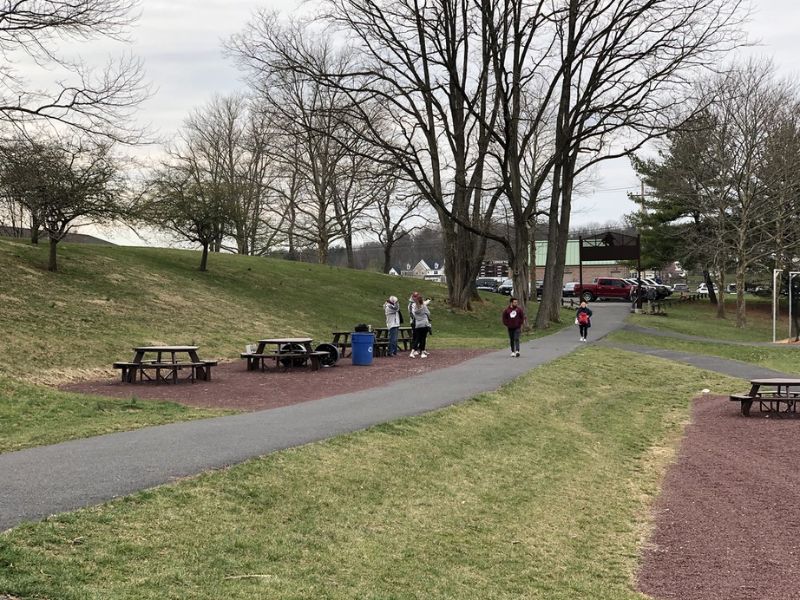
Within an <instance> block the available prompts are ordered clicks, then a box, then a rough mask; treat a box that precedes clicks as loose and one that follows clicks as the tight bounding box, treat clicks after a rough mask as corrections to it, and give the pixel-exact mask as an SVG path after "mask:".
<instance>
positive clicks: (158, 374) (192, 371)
mask: <svg viewBox="0 0 800 600" xmlns="http://www.w3.org/2000/svg"><path fill="white" fill-rule="evenodd" d="M198 349H199V346H137V347H135V348H133V351H134V356H133V360H131V361H130V362H127V363H126V362H117V363H114V368H115V369H120V370H121V372H122V381H123V382H125V383H136V379H137V374H138V377H139V381H144V380H145V379H147V380H150V381H155V382H157V383H160V382H162V381H163V382H167V381H168V379H167V376H169V378H170V379H169V380H171V381H172V383H177V382H178V371H180V370H182V369H184V368H187V369H189V379H191V381H192V382H194V380H195V378H196V379H203V380H206V381H208V380H210V379H211V367H213V366H216V364H217V362H216V361H209V360H202V359H201V358H200V357H199V356H198V354H197V351H198ZM152 354H155V355H156V358H155V359H151V360H145V357H146V356H147V355H152ZM183 354H186V355H187V356H188V360H181V356H180V355H183ZM165 355H166V356H168V358H166V357H165ZM148 371H154V372H155V379H153V378H152V377H150V376H149V375H148V373H147V372H148ZM162 371H163V372H164V373H166V375H162Z"/></svg>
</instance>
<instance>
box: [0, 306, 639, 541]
mask: <svg viewBox="0 0 800 600" xmlns="http://www.w3.org/2000/svg"><path fill="white" fill-rule="evenodd" d="M592 308H593V309H594V312H595V315H594V318H593V320H592V328H591V330H590V337H591V339H592V340H593V341H596V340H598V339H600V338H602V337H603V336H605V335H606V334H608V333H609V332H611V331H613V330H615V329H617V328H619V327H621V326H622V325H623V321H624V319H625V317H626V316H627V315H628V305H627V304H617V303H608V304H595V305H593V307H592ZM503 333H504V332H500V331H498V336H500V335H503ZM581 345H583V343H582V342H580V341H579V340H578V333H577V329H576V328H575V327H567V328H566V329H564V330H562V331H559V332H557V333H554V334H553V335H549V336H546V337H543V338H540V339H537V340H533V341H530V342H527V343H525V344H523V345H522V347H521V357H520V358H511V357H509V356H508V354H509V352H508V351H507V350H503V351H498V352H493V353H490V354H485V355H482V356H480V357H478V358H475V359H472V360H469V361H466V362H464V363H461V364H459V365H455V366H453V367H449V368H446V369H439V370H436V371H432V372H429V373H426V374H424V375H420V376H418V377H414V378H409V379H406V380H401V381H395V382H392V383H390V384H388V385H385V386H382V387H379V388H372V389H369V390H363V391H360V392H355V393H351V394H342V395H339V396H333V397H330V398H324V399H321V400H315V401H311V402H303V403H300V404H295V405H292V406H284V407H281V408H274V409H270V410H265V411H259V412H251V413H245V414H239V415H233V416H228V417H219V418H214V419H206V420H201V421H190V422H186V423H173V424H170V425H162V426H157V427H148V428H145V429H139V430H136V431H128V432H123V433H114V434H109V435H103V436H98V437H92V438H86V439H80V440H73V441H69V442H64V443H61V444H55V445H52V446H42V447H38V448H31V449H28V450H21V451H18V452H10V453H5V454H0V482H2V483H0V531H4V530H6V529H10V528H12V527H14V526H16V525H19V524H20V523H23V522H25V521H35V520H39V519H42V518H45V517H47V516H48V515H52V514H55V513H60V512H65V511H70V510H75V509H77V508H81V507H85V506H91V505H94V504H99V503H102V502H105V501H107V500H111V499H113V498H116V497H119V496H124V495H127V494H131V493H133V492H136V491H139V490H143V489H147V488H151V487H154V486H157V485H161V484H165V483H169V482H172V481H174V480H176V479H179V478H183V477H188V476H192V475H196V474H198V473H202V472H203V471H208V470H210V469H219V468H224V467H227V466H230V465H235V464H238V463H241V462H244V461H246V460H248V459H251V458H254V457H258V456H263V455H266V454H269V453H271V452H275V451H277V450H283V449H285V448H291V447H295V446H300V445H303V444H307V443H309V442H315V441H319V440H323V439H327V438H331V437H334V436H337V435H341V434H343V433H350V432H353V431H358V430H361V429H365V428H367V427H370V426H373V425H377V424H380V423H385V422H388V421H392V420H395V419H399V418H403V417H411V416H414V415H419V414H422V413H426V412H430V411H433V410H437V409H440V408H444V407H446V406H450V405H452V404H456V403H459V402H463V401H464V400H467V399H469V398H472V397H473V396H476V395H478V394H480V393H483V392H488V391H493V390H496V389H497V388H499V387H500V386H502V385H503V384H505V383H508V382H509V381H511V380H513V379H515V378H517V377H519V376H520V375H523V374H524V373H526V372H527V371H529V370H531V369H533V368H535V367H537V366H539V365H543V364H545V363H548V362H550V361H552V360H554V359H556V358H559V357H561V356H564V355H565V354H568V353H569V352H571V351H573V350H575V349H576V348H577V347H578V346H581ZM434 352H435V350H434ZM434 356H435V355H434ZM431 360H435V359H434V358H431ZM364 376H365V377H368V376H369V367H364Z"/></svg>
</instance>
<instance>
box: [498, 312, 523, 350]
mask: <svg viewBox="0 0 800 600" xmlns="http://www.w3.org/2000/svg"><path fill="white" fill-rule="evenodd" d="M524 324H525V311H523V310H522V308H521V307H520V306H519V305H518V302H517V299H516V298H511V300H509V301H508V306H507V307H506V309H505V310H504V311H503V325H505V326H506V327H508V340H509V342H511V356H519V335H520V333H521V332H522V326H523V325H524Z"/></svg>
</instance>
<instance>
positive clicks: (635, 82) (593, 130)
mask: <svg viewBox="0 0 800 600" xmlns="http://www.w3.org/2000/svg"><path fill="white" fill-rule="evenodd" d="M743 6H744V2H743V1H741V0H732V1H729V0H624V1H621V2H620V1H618V0H568V1H567V2H565V3H564V5H563V7H561V8H560V9H559V10H557V11H555V12H554V15H553V18H554V19H555V27H556V35H557V39H558V46H559V53H558V60H559V61H560V63H561V65H562V67H561V68H562V73H561V80H560V90H559V95H558V98H557V113H556V123H555V162H554V167H553V175H552V193H551V200H550V207H549V231H548V252H547V264H546V272H545V285H544V294H543V298H542V304H541V305H540V307H539V313H538V314H537V317H536V324H537V326H539V327H546V326H547V324H548V323H549V322H551V321H557V320H558V318H559V312H560V297H559V296H560V291H559V290H560V287H561V281H562V278H563V273H564V264H565V260H566V250H567V241H568V237H569V235H568V234H569V222H570V215H571V210H572V195H573V191H574V182H575V180H576V178H577V177H579V176H580V175H581V174H582V173H583V172H585V171H586V170H588V169H591V168H592V167H593V166H594V165H596V164H598V163H599V162H602V161H604V160H609V159H612V158H617V157H620V156H625V155H628V154H630V153H631V152H633V151H635V150H637V149H638V148H641V147H642V146H643V145H644V144H645V143H647V141H648V140H651V139H653V138H656V137H660V136H663V135H665V134H666V133H667V132H668V131H669V130H670V128H671V127H672V125H673V124H672V123H670V122H669V120H668V117H669V115H670V114H672V113H673V112H674V110H675V108H676V107H677V106H679V105H680V104H681V103H682V102H684V101H685V97H686V94H687V93H688V92H689V91H690V89H691V88H690V79H691V76H692V75H693V74H697V73H699V72H701V71H702V70H703V69H707V68H708V66H709V65H711V64H713V63H714V60H713V57H714V56H715V55H716V54H720V53H725V52H728V51H730V50H731V48H733V47H735V46H736V45H737V44H738V43H739V39H740V37H739V35H738V27H739V24H740V23H741V20H742V19H743V18H744V16H745V15H743V14H742V7H743ZM623 134H624V135H625V136H626V137H627V138H628V143H627V144H624V145H622V146H621V147H620V144H619V141H620V140H619V137H620V136H622V135H623ZM615 142H616V144H615Z"/></svg>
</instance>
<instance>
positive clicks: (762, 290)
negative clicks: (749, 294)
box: [753, 285, 772, 297]
mask: <svg viewBox="0 0 800 600" xmlns="http://www.w3.org/2000/svg"><path fill="white" fill-rule="evenodd" d="M753 293H754V294H755V295H756V296H763V297H767V296H771V295H772V289H771V288H768V287H766V286H760V285H759V286H756V289H754V290H753Z"/></svg>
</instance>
